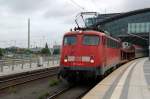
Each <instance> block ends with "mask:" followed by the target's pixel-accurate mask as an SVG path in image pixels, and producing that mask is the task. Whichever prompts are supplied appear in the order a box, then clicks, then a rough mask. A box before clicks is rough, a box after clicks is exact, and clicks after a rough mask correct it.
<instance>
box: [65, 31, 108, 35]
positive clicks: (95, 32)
mask: <svg viewBox="0 0 150 99" xmlns="http://www.w3.org/2000/svg"><path fill="white" fill-rule="evenodd" d="M76 34H89V35H92V34H93V35H94V34H95V35H101V36H102V35H106V34H105V33H103V32H98V31H93V30H86V31H70V32H67V33H66V34H65V36H66V35H76Z"/></svg>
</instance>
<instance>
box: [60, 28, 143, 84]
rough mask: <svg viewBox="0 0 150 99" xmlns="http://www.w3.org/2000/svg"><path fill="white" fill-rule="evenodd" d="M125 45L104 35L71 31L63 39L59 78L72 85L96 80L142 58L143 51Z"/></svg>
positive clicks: (88, 31)
mask: <svg viewBox="0 0 150 99" xmlns="http://www.w3.org/2000/svg"><path fill="white" fill-rule="evenodd" d="M125 44H126V43H125V42H124V43H122V42H121V41H120V40H117V39H114V38H112V37H110V36H108V35H106V34H105V33H103V32H98V31H93V30H86V31H71V32H68V33H66V34H65V35H64V37H63V44H62V51H61V60H60V76H61V77H62V78H64V79H66V80H67V81H69V82H71V81H72V82H73V81H74V80H76V79H78V78H86V77H88V78H97V77H100V76H102V75H105V73H106V72H107V71H108V70H109V69H111V68H114V67H115V66H117V64H120V63H121V62H122V61H123V60H131V59H134V58H139V57H143V56H144V55H145V54H143V52H144V51H143V50H144V49H143V48H142V47H140V46H137V45H132V46H128V47H122V46H123V45H125Z"/></svg>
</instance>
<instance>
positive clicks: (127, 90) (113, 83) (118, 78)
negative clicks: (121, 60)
mask: <svg viewBox="0 0 150 99" xmlns="http://www.w3.org/2000/svg"><path fill="white" fill-rule="evenodd" d="M82 99H150V61H149V60H148V58H140V59H136V60H133V61H131V62H128V63H127V64H125V65H122V66H121V67H119V68H118V69H117V70H115V71H114V72H112V73H111V74H110V75H108V76H107V77H106V78H105V79H104V80H102V81H101V82H100V83H99V84H97V85H96V86H95V87H94V88H93V89H92V90H91V91H90V92H88V93H87V94H86V95H85V96H84V97H83V98H82Z"/></svg>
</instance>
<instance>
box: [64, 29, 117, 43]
mask: <svg viewBox="0 0 150 99" xmlns="http://www.w3.org/2000/svg"><path fill="white" fill-rule="evenodd" d="M80 34H88V35H99V36H106V37H108V38H111V39H112V40H115V41H118V40H117V39H115V38H113V37H111V36H108V35H106V34H105V33H103V32H99V31H94V30H85V31H70V32H67V33H66V34H65V35H64V36H67V35H80ZM118 42H119V41H118Z"/></svg>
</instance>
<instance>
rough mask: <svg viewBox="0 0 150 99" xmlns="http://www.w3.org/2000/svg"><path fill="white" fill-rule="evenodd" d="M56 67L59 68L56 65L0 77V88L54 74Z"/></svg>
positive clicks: (56, 71) (56, 70) (55, 73)
mask: <svg viewBox="0 0 150 99" xmlns="http://www.w3.org/2000/svg"><path fill="white" fill-rule="evenodd" d="M58 69H59V68H58V67H52V68H47V69H41V70H36V71H32V72H31V71H30V72H24V73H20V74H15V75H11V76H5V77H1V78H0V90H4V89H7V88H9V87H13V86H17V85H21V84H24V83H27V82H31V81H35V80H38V79H42V78H46V77H50V76H55V75H57V73H58Z"/></svg>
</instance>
